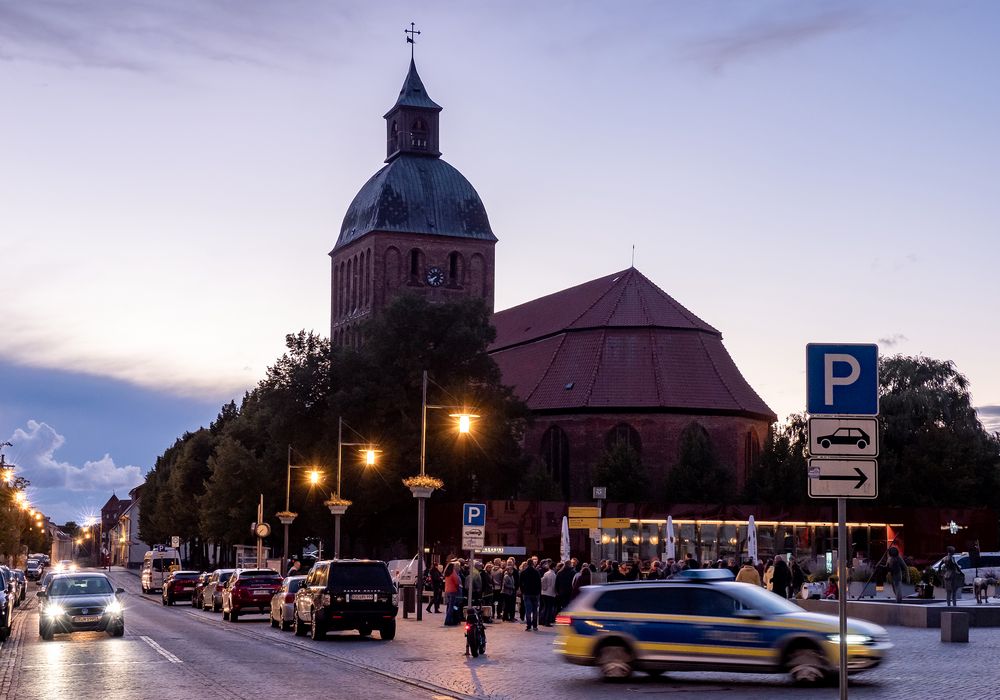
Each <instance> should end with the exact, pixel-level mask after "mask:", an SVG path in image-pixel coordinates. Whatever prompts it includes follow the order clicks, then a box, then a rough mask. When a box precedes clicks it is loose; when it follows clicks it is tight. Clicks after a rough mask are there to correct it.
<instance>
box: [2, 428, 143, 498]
mask: <svg viewBox="0 0 1000 700" xmlns="http://www.w3.org/2000/svg"><path fill="white" fill-rule="evenodd" d="M10 441H11V442H13V443H14V445H15V448H16V463H17V465H18V466H19V467H21V473H22V474H23V475H24V476H25V478H27V479H28V480H29V481H31V486H32V487H33V488H37V489H50V488H51V489H69V490H71V491H95V490H100V491H122V492H127V491H128V490H129V489H131V488H134V487H135V486H138V485H139V484H141V483H142V481H143V477H142V470H141V469H140V468H139V467H136V466H131V465H130V466H125V467H119V466H116V465H115V462H114V460H113V459H111V455H108V454H105V455H104V456H103V457H101V458H100V459H98V460H89V461H86V462H84V463H83V466H76V465H73V464H70V463H69V462H60V461H59V460H58V459H57V458H56V456H55V454H56V452H57V451H58V450H59V448H61V447H62V446H63V445H64V444H65V443H66V439H65V438H64V437H63V436H62V435H60V434H59V433H57V432H56V431H55V430H54V429H53V428H52V426H50V425H48V424H47V423H42V422H39V421H35V420H29V421H28V423H27V429H26V430H25V429H23V428H18V429H17V430H15V431H14V435H13V436H12V437H11V438H10Z"/></svg>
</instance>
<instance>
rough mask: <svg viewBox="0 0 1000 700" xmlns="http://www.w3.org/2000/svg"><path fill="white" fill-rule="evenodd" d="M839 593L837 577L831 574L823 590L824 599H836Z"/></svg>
mask: <svg viewBox="0 0 1000 700" xmlns="http://www.w3.org/2000/svg"><path fill="white" fill-rule="evenodd" d="M839 595H840V588H839V587H838V586H837V577H836V576H831V577H830V580H829V581H827V583H826V590H824V591H823V599H824V600H837V597H838V596H839Z"/></svg>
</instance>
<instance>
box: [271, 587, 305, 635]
mask: <svg viewBox="0 0 1000 700" xmlns="http://www.w3.org/2000/svg"><path fill="white" fill-rule="evenodd" d="M305 580H306V577H305V576H289V577H287V578H286V579H285V580H284V581H282V583H281V588H279V589H278V592H277V593H275V594H274V595H273V596H272V597H271V627H279V628H281V629H283V630H288V629H291V628H292V622H293V621H294V620H295V594H296V593H298V591H299V589H300V588H302V583H303V582H304V581H305Z"/></svg>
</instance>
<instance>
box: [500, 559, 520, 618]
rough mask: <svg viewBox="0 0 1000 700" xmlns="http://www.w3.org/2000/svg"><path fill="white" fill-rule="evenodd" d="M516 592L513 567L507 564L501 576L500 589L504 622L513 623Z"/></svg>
mask: <svg viewBox="0 0 1000 700" xmlns="http://www.w3.org/2000/svg"><path fill="white" fill-rule="evenodd" d="M516 590H517V589H516V588H515V587H514V565H513V564H507V569H506V571H505V572H504V575H503V583H502V584H501V587H500V595H501V597H502V598H503V621H504V622H513V621H514V612H515V610H514V595H515V592H516Z"/></svg>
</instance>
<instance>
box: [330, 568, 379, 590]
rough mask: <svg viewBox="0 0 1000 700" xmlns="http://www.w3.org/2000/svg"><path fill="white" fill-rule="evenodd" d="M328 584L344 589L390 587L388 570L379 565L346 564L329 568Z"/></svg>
mask: <svg viewBox="0 0 1000 700" xmlns="http://www.w3.org/2000/svg"><path fill="white" fill-rule="evenodd" d="M330 583H332V584H333V585H335V586H343V587H344V588H383V587H385V586H391V585H392V579H390V578H389V570H388V569H386V568H385V565H379V564H360V565H358V564H354V565H352V564H346V565H340V566H336V565H334V566H331V567H330Z"/></svg>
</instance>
